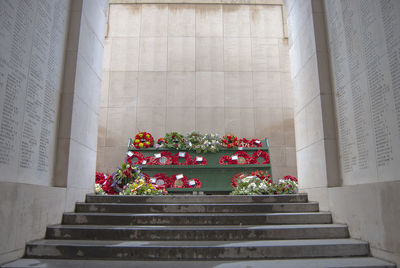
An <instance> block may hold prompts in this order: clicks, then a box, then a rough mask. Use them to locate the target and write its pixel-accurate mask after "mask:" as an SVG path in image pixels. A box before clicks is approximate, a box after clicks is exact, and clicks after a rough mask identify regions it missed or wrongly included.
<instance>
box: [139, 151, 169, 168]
mask: <svg viewBox="0 0 400 268" xmlns="http://www.w3.org/2000/svg"><path fill="white" fill-rule="evenodd" d="M145 159H146V162H147V165H164V166H168V165H172V163H173V158H172V154H171V153H170V152H168V151H164V152H159V153H155V154H154V156H150V157H147V158H145Z"/></svg>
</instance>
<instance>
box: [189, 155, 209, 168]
mask: <svg viewBox="0 0 400 268" xmlns="http://www.w3.org/2000/svg"><path fill="white" fill-rule="evenodd" d="M197 157H201V158H202V160H201V161H197ZM192 165H199V166H203V165H207V159H206V158H205V157H204V156H201V155H198V156H196V157H195V158H193V160H192Z"/></svg>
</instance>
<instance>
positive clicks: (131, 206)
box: [3, 194, 395, 268]
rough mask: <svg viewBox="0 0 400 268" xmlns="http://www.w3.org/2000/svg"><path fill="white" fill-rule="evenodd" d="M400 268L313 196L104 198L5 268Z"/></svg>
mask: <svg viewBox="0 0 400 268" xmlns="http://www.w3.org/2000/svg"><path fill="white" fill-rule="evenodd" d="M38 266H39V267H202V268H204V267H395V266H394V265H392V264H390V263H387V262H385V261H381V260H378V259H376V258H372V257H370V256H369V247H368V243H366V242H363V241H360V240H355V239H351V238H349V233H348V229H347V226H346V225H343V224H333V223H332V218H331V214H330V213H329V212H320V211H319V206H318V203H316V202H309V201H308V198H307V195H306V194H298V195H281V196H215V195H176V196H96V195H88V196H87V198H86V202H85V203H77V204H76V211H75V212H73V213H64V216H63V222H62V224H60V225H53V226H49V227H48V228H47V233H46V239H43V240H37V241H33V242H30V243H28V244H27V245H26V255H25V258H24V259H20V260H17V261H15V262H12V263H9V264H7V265H4V266H3V267H38Z"/></svg>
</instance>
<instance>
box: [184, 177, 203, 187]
mask: <svg viewBox="0 0 400 268" xmlns="http://www.w3.org/2000/svg"><path fill="white" fill-rule="evenodd" d="M190 181H194V182H195V184H194V185H190ZM201 185H202V183H201V181H200V180H199V179H196V178H191V179H190V180H188V183H187V186H186V185H185V186H186V187H185V188H201Z"/></svg>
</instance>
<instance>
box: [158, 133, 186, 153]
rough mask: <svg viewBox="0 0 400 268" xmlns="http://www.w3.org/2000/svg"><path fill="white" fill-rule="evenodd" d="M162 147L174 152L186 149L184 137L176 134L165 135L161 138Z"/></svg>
mask: <svg viewBox="0 0 400 268" xmlns="http://www.w3.org/2000/svg"><path fill="white" fill-rule="evenodd" d="M162 147H165V148H170V149H176V150H183V149H186V144H185V137H184V136H183V135H182V134H180V133H178V132H170V133H166V134H165V137H164V138H163V143H162Z"/></svg>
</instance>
